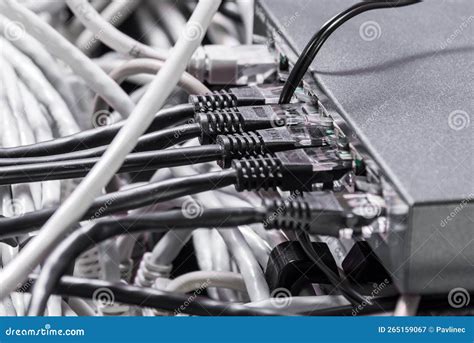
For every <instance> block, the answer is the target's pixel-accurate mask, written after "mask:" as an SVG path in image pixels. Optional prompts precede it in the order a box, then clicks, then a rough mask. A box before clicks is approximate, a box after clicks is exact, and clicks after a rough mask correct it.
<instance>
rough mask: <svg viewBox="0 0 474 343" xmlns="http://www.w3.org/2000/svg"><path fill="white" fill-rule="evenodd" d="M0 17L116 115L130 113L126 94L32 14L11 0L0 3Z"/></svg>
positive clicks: (131, 105)
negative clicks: (38, 44) (76, 77)
mask: <svg viewBox="0 0 474 343" xmlns="http://www.w3.org/2000/svg"><path fill="white" fill-rule="evenodd" d="M0 14H3V15H4V16H5V17H7V18H8V19H10V20H11V21H12V22H14V23H15V24H17V25H18V24H19V25H18V26H20V28H22V29H23V28H24V29H25V30H26V32H28V33H29V34H30V35H31V36H33V37H34V38H36V39H37V40H38V41H40V42H42V43H43V44H44V45H45V47H46V48H47V49H48V50H49V51H50V52H51V53H52V54H53V55H55V56H56V57H58V58H59V59H61V60H62V61H63V62H64V63H66V64H67V65H69V67H70V68H71V69H72V70H73V71H74V72H75V73H76V74H77V75H79V76H80V77H82V78H83V79H84V81H86V83H87V85H88V86H89V87H90V88H91V89H93V90H94V91H95V92H96V93H98V94H100V95H101V96H102V97H103V98H104V99H105V100H106V101H107V103H108V104H109V105H110V106H111V107H113V108H114V109H115V110H117V111H118V112H119V113H120V114H122V115H123V116H125V117H127V116H128V114H129V113H131V112H132V110H133V107H134V103H133V102H132V101H131V100H130V98H129V97H128V95H127V93H126V92H125V91H124V90H123V89H122V88H120V87H119V86H118V85H117V84H116V83H115V82H114V81H113V80H111V79H110V77H109V76H108V75H107V74H106V73H105V72H104V71H103V70H102V69H101V68H100V67H98V66H97V65H95V64H94V63H93V62H92V61H91V60H90V59H89V58H88V57H87V56H86V55H84V54H83V53H82V52H81V51H80V50H79V49H77V48H76V47H75V46H74V45H73V44H71V43H70V42H69V41H68V40H67V39H65V38H64V37H63V36H62V35H61V34H59V33H58V32H57V31H56V30H55V29H53V28H52V27H51V26H50V25H48V24H47V23H46V22H44V21H43V20H42V19H41V18H40V17H38V16H37V15H36V14H35V13H33V12H31V11H30V10H28V9H27V8H26V7H24V6H22V5H19V4H18V3H17V2H16V1H14V0H2V1H0Z"/></svg>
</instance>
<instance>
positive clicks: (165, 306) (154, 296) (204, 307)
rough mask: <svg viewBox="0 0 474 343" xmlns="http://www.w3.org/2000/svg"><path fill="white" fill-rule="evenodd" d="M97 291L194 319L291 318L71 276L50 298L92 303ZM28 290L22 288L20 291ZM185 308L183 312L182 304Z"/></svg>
mask: <svg viewBox="0 0 474 343" xmlns="http://www.w3.org/2000/svg"><path fill="white" fill-rule="evenodd" d="M36 279H37V276H36V275H31V276H30V278H29V280H28V281H27V282H26V283H25V284H26V285H34V283H35V280H36ZM98 289H108V290H109V291H110V292H112V294H113V295H114V300H115V301H116V302H119V303H123V304H129V305H136V306H140V307H148V308H155V309H160V310H165V311H169V312H175V311H176V310H179V312H180V313H186V314H190V315H194V316H291V315H292V314H288V313H285V312H282V311H276V310H271V309H258V308H254V307H247V306H245V305H240V304H234V303H229V302H222V301H216V300H212V299H208V298H204V297H196V298H193V301H189V295H186V294H179V293H171V292H165V291H160V290H157V289H154V288H143V287H137V286H132V285H127V284H123V283H112V282H108V281H102V280H92V279H83V278H77V277H72V276H63V277H62V278H61V279H60V280H59V282H58V284H57V286H56V287H55V289H54V290H53V293H54V294H57V295H61V296H69V297H80V298H85V299H93V298H94V297H95V294H97V290H98ZM25 290H26V291H28V289H26V287H25V288H23V287H22V291H23V292H24V291H25ZM184 303H186V304H187V306H186V307H185V308H183V306H182V305H183V304H184Z"/></svg>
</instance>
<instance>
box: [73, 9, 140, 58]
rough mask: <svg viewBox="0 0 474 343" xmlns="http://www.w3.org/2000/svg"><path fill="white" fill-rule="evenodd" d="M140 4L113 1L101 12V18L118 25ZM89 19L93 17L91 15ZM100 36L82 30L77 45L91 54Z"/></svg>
mask: <svg viewBox="0 0 474 343" xmlns="http://www.w3.org/2000/svg"><path fill="white" fill-rule="evenodd" d="M138 5H140V2H139V1H112V2H111V3H110V4H108V5H107V6H106V7H105V8H104V9H103V10H102V11H101V12H100V18H101V20H103V21H104V22H107V23H109V24H110V25H112V26H114V27H118V26H120V24H122V23H123V22H124V21H125V20H127V18H128V17H129V16H130V15H131V14H132V13H133V12H134V11H135V10H136V8H137V7H138ZM91 7H92V5H91ZM82 11H84V9H82ZM81 19H82V17H81ZM89 19H91V18H90V16H89ZM102 34H103V31H101V32H100V35H102ZM99 37H100V36H99V35H97V34H96V33H94V32H92V31H90V30H88V29H86V30H84V31H82V33H81V34H80V35H79V37H78V38H77V39H76V45H77V46H78V47H79V49H81V51H82V52H83V53H85V54H86V55H89V56H90V55H92V53H93V52H94V51H95V50H96V49H97V47H98V46H99V43H100V40H99Z"/></svg>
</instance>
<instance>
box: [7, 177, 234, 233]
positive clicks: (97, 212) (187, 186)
mask: <svg viewBox="0 0 474 343" xmlns="http://www.w3.org/2000/svg"><path fill="white" fill-rule="evenodd" d="M236 178H237V176H236V172H235V171H234V170H232V169H229V170H222V171H218V172H212V173H205V174H200V175H192V176H187V177H180V178H173V179H171V180H165V181H161V182H152V183H148V184H146V185H143V186H138V187H133V188H129V189H126V190H122V191H118V192H113V193H109V194H106V195H103V196H101V197H98V198H97V199H96V200H95V201H94V202H93V204H92V206H91V207H90V208H89V210H88V211H87V212H86V214H85V215H84V216H83V217H82V220H90V219H98V218H101V217H104V216H107V215H110V214H113V213H117V212H121V211H128V210H132V209H137V208H140V207H145V206H150V205H154V204H156V203H159V202H163V201H169V200H173V199H177V198H179V197H182V196H186V195H192V194H196V193H201V192H206V191H209V190H213V189H218V188H222V187H226V186H230V185H233V184H234V183H235V182H236ZM56 209H57V207H56V208H48V209H42V210H38V211H34V212H28V213H25V214H24V215H22V216H17V217H9V218H0V238H4V237H15V236H18V235H21V234H25V233H28V232H31V231H33V230H36V229H40V228H41V226H42V225H43V224H44V223H45V222H46V221H47V220H48V219H49V218H50V217H51V216H52V215H53V214H54V212H55V211H56Z"/></svg>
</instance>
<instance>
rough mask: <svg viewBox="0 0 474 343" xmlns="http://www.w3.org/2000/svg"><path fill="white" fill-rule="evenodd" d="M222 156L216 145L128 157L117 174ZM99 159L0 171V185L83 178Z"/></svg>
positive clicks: (1, 169)
mask: <svg viewBox="0 0 474 343" xmlns="http://www.w3.org/2000/svg"><path fill="white" fill-rule="evenodd" d="M222 153H223V152H222V148H221V147H220V146H219V145H205V146H198V147H189V148H188V147H185V148H179V149H167V150H158V151H149V152H137V153H132V154H129V155H128V156H127V158H126V159H125V161H124V164H123V165H122V167H121V168H120V169H119V171H118V173H128V172H141V171H147V170H156V169H160V168H166V167H177V166H182V165H190V164H195V163H203V162H211V161H215V160H218V159H219V158H221V157H222ZM99 159H100V157H91V158H85V159H78V160H68V161H58V162H49V163H36V164H25V165H18V166H9V167H0V185H8V184H17V183H29V182H42V181H48V180H62V179H72V178H78V177H84V176H85V175H87V173H88V172H89V171H90V170H91V169H92V167H93V166H94V165H95V164H96V163H97V162H98V161H99Z"/></svg>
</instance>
